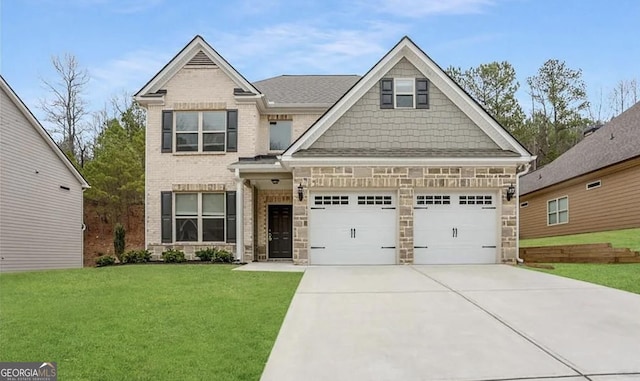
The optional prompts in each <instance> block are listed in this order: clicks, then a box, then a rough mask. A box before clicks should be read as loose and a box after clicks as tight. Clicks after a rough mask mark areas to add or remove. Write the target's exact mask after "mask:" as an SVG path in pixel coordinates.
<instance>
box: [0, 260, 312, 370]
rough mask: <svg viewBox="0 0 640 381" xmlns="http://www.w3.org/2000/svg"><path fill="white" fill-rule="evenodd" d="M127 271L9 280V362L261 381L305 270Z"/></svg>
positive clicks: (5, 308)
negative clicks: (53, 363)
mask: <svg viewBox="0 0 640 381" xmlns="http://www.w3.org/2000/svg"><path fill="white" fill-rule="evenodd" d="M232 268H233V267H232V266H217V265H173V266H171V265H127V266H117V267H107V268H99V269H95V268H86V269H77V270H59V271H44V272H31V273H17V274H3V275H1V276H0V361H34V362H35V361H56V362H57V363H58V374H59V379H60V380H61V381H64V380H151V379H153V380H172V381H173V380H258V379H259V377H260V374H261V373H262V370H263V368H264V365H265V363H266V361H267V357H268V355H269V352H270V351H271V348H272V346H273V343H274V341H275V338H276V335H277V333H278V330H279V329H280V325H281V324H282V320H283V318H284V315H285V313H286V311H287V308H288V306H289V303H290V302H291V298H292V297H293V294H294V292H295V289H296V287H297V285H298V283H299V281H300V279H301V276H302V274H301V273H266V272H238V271H231V269H232Z"/></svg>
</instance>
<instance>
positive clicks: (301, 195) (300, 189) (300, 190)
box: [298, 183, 304, 201]
mask: <svg viewBox="0 0 640 381" xmlns="http://www.w3.org/2000/svg"><path fill="white" fill-rule="evenodd" d="M303 198H304V187H303V186H302V183H300V185H298V200H300V201H302V199H303Z"/></svg>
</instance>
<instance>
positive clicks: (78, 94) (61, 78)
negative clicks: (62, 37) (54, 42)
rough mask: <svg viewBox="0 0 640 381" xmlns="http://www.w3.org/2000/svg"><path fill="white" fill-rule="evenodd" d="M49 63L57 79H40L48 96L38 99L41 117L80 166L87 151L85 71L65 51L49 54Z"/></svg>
mask: <svg viewBox="0 0 640 381" xmlns="http://www.w3.org/2000/svg"><path fill="white" fill-rule="evenodd" d="M51 63H52V64H53V68H54V69H55V71H56V74H57V76H58V78H57V79H56V80H55V81H48V80H44V79H43V80H42V82H43V83H44V86H45V88H46V89H47V90H48V91H49V92H50V93H51V95H50V97H49V98H46V99H42V100H41V101H40V107H41V109H42V110H43V111H44V113H45V120H46V121H47V122H50V123H52V124H53V126H54V127H53V128H54V130H53V131H52V132H53V133H54V134H60V135H62V140H61V141H60V146H61V148H62V149H63V150H64V151H65V152H67V154H69V155H70V156H71V157H73V158H74V159H76V160H77V161H78V163H79V164H80V166H83V164H84V159H85V157H86V156H87V150H88V145H87V144H86V142H85V139H84V136H83V133H84V132H85V126H84V125H83V123H84V119H85V117H87V115H88V114H89V113H88V111H87V109H86V106H87V102H86V101H85V99H84V98H83V95H84V91H85V87H86V86H87V84H88V83H89V73H88V72H87V71H86V70H85V69H82V68H80V67H79V65H78V61H77V59H76V57H75V56H74V55H72V54H69V53H66V54H65V55H64V56H63V57H59V56H54V57H52V58H51Z"/></svg>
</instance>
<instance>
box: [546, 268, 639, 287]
mask: <svg viewBox="0 0 640 381" xmlns="http://www.w3.org/2000/svg"><path fill="white" fill-rule="evenodd" d="M552 266H553V267H554V269H553V270H544V269H537V268H536V269H534V270H538V271H543V272H546V273H549V274H554V275H560V276H564V277H567V278H572V279H578V280H583V281H586V282H590V283H596V284H600V285H603V286H607V287H613V288H617V289H619V290H625V291H629V292H634V293H636V294H640V263H634V264H623V265H621V264H614V265H606V264H584V263H554V264H552Z"/></svg>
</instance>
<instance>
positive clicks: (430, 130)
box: [310, 58, 499, 150]
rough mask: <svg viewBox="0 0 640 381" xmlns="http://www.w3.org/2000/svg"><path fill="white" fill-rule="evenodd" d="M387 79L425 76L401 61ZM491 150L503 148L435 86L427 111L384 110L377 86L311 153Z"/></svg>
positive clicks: (326, 134) (347, 112) (386, 75)
mask: <svg viewBox="0 0 640 381" xmlns="http://www.w3.org/2000/svg"><path fill="white" fill-rule="evenodd" d="M383 77H385V78H394V79H395V78H423V77H424V75H423V74H422V73H421V72H420V71H419V70H418V69H417V68H416V67H415V66H414V65H412V64H411V62H409V61H408V60H407V59H406V58H402V59H401V60H400V61H399V62H398V63H397V64H396V65H395V66H394V67H393V68H392V69H391V70H389V71H388V72H387V73H385V74H384V75H383ZM332 148H340V149H342V148H355V149H373V150H380V149H383V150H388V149H406V148H409V149H447V150H460V149H473V150H477V149H488V150H497V149H499V147H498V145H497V144H496V143H495V142H494V141H493V140H492V139H491V138H490V137H489V136H487V134H485V133H484V132H483V131H482V130H481V129H480V128H479V127H478V126H477V125H476V124H475V123H474V122H473V121H471V119H470V118H469V117H468V116H467V115H466V114H465V113H464V112H462V110H460V108H459V107H458V106H456V105H455V104H454V103H453V102H452V101H451V100H450V99H449V98H448V97H447V96H446V95H445V94H444V93H443V92H442V91H440V89H438V88H437V87H436V86H435V85H434V84H433V83H430V84H429V108H428V109H417V108H412V109H382V108H380V86H379V85H378V84H377V83H375V84H374V85H373V86H371V88H370V89H369V90H368V91H367V92H366V93H365V94H364V95H363V96H362V97H361V98H360V99H359V100H358V101H356V103H355V104H354V105H353V106H351V107H350V108H349V109H348V110H347V111H346V112H345V113H344V114H343V115H342V116H341V117H340V118H339V119H338V120H337V121H336V122H335V123H334V124H333V125H332V126H331V127H329V129H328V130H327V131H326V132H325V133H324V134H323V135H322V136H320V137H319V138H318V140H316V141H315V142H314V143H313V144H312V145H311V146H310V149H312V150H313V149H324V150H327V149H332Z"/></svg>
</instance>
